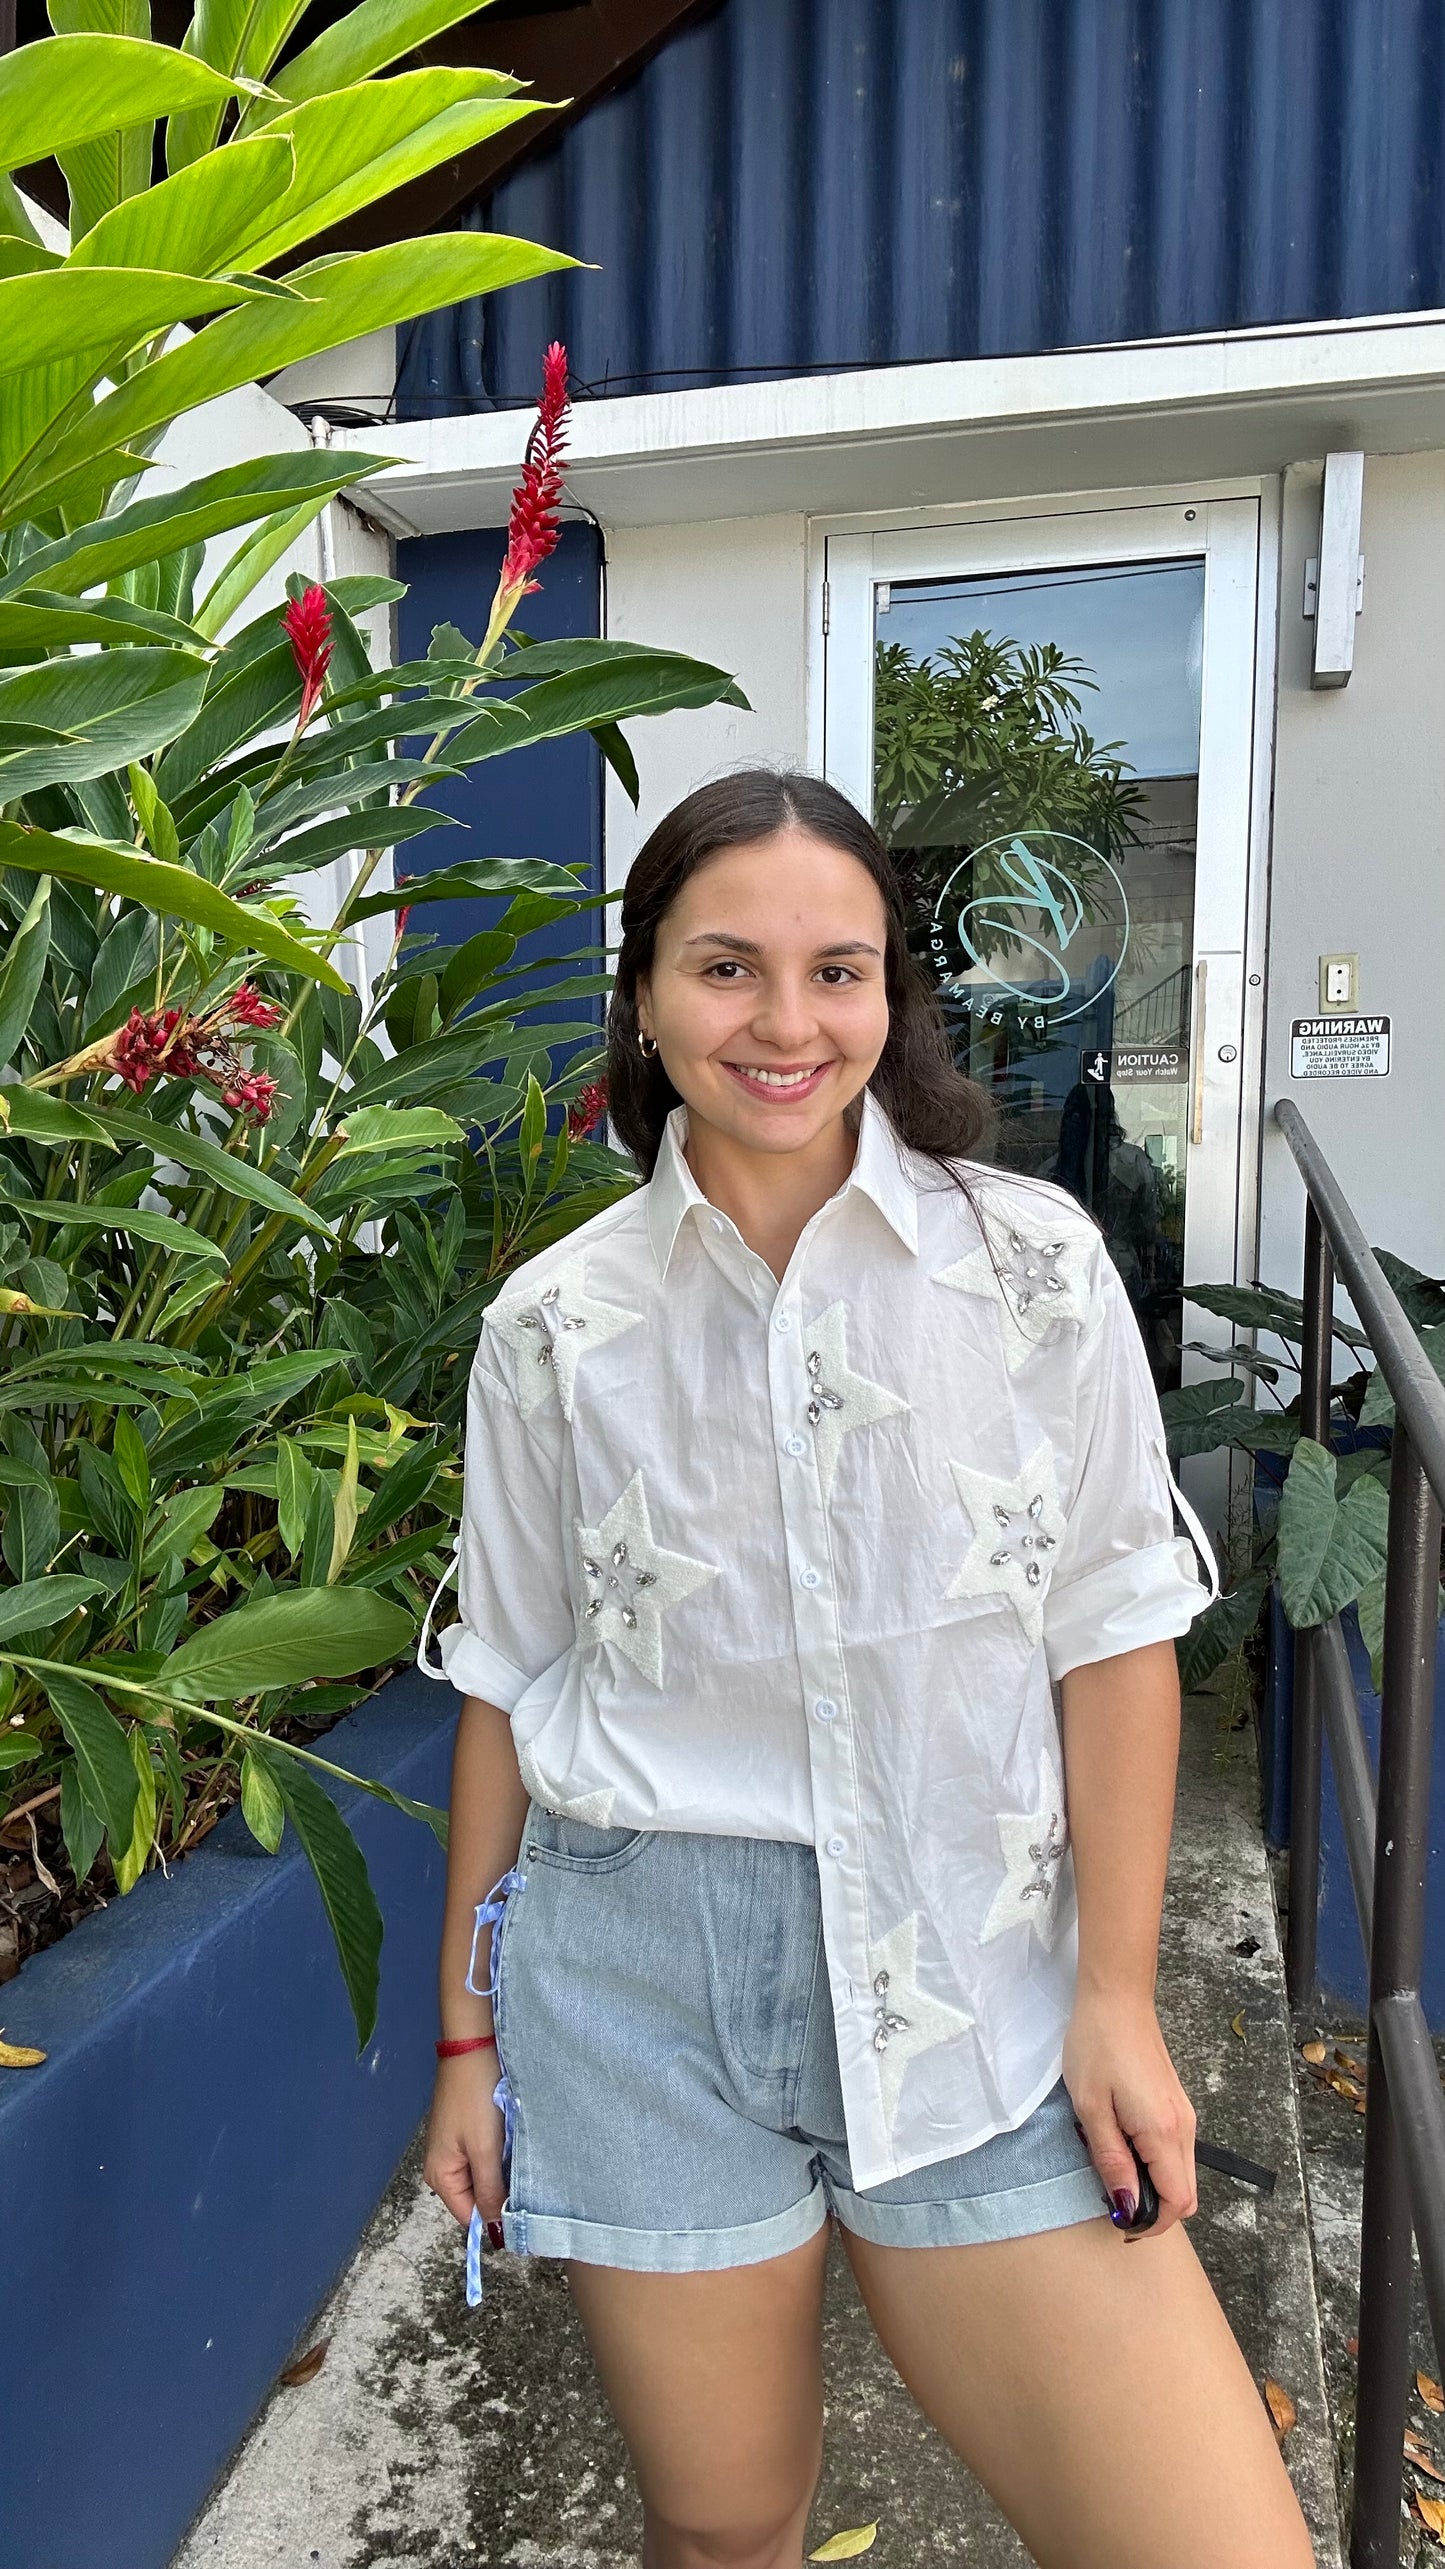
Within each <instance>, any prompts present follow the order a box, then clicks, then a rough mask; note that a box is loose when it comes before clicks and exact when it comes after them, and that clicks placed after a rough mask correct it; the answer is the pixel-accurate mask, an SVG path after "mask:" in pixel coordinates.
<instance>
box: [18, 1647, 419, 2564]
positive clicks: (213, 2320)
mask: <svg viewBox="0 0 1445 2569" xmlns="http://www.w3.org/2000/svg"><path fill="white" fill-rule="evenodd" d="M458 1708H459V1706H458V1698H457V1697H456V1696H455V1695H454V1694H453V1692H452V1690H451V1688H450V1687H439V1686H434V1685H429V1684H428V1683H427V1681H426V1680H425V1679H424V1678H422V1677H419V1676H417V1675H416V1674H414V1673H413V1672H410V1671H408V1672H407V1673H406V1674H404V1675H402V1676H400V1677H395V1678H393V1679H392V1680H391V1682H390V1683H389V1684H388V1685H386V1686H384V1687H383V1688H382V1690H381V1692H380V1693H379V1694H377V1695H375V1696H373V1697H372V1698H371V1700H370V1701H369V1702H368V1703H366V1704H363V1705H361V1706H360V1707H359V1708H358V1710H357V1711H356V1712H354V1713H351V1714H349V1715H348V1716H347V1718H346V1720H345V1721H343V1722H339V1723H338V1724H337V1726H336V1728H335V1729H334V1730H332V1731H330V1732H329V1733H328V1734H327V1735H326V1736H325V1738H324V1739H322V1740H320V1741H318V1743H317V1746H318V1751H319V1753H320V1754H321V1755H323V1756H326V1757H332V1758H334V1759H335V1760H336V1762H337V1764H338V1765H342V1766H349V1767H351V1768H352V1769H353V1770H354V1771H355V1772H357V1773H359V1774H364V1775H369V1776H373V1777H375V1778H376V1779H378V1780H379V1781H381V1782H384V1783H387V1784H391V1785H394V1786H396V1787H397V1788H398V1789H399V1790H401V1791H402V1792H405V1793H408V1794H411V1795H413V1796H414V1797H415V1798H416V1799H418V1800H420V1801H427V1802H436V1803H441V1804H445V1803H446V1801H447V1798H448V1793H449V1789H450V1776H451V1745H452V1734H453V1731H454V1728H455V1724H456V1716H457V1712H458ZM315 1771H316V1770H315V1769H314V1768H313V1769H312V1772H313V1774H314V1773H315ZM317 1780H318V1781H326V1780H327V1779H324V1778H321V1777H318V1779H317ZM335 1799H336V1802H337V1804H338V1807H339V1808H340V1809H341V1811H342V1812H343V1813H344V1815H345V1817H346V1819H347V1821H348V1823H349V1824H350V1826H351V1828H352V1829H353V1831H354V1833H355V1835H356V1837H357V1839H358V1840H359V1842H360V1844H361V1846H362V1848H363V1850H364V1852H365V1856H366V1861H367V1865H368V1868H369V1870H370V1873H371V1879H372V1882H373V1884H374V1886H375V1889H376V1894H377V1898H378V1900H379V1901H380V1904H381V1910H382V1915H383V1918H384V1920H385V1927H386V1931H385V1936H384V1939H383V1943H382V1953H381V1998H380V2009H379V2013H378V2017H377V2024H376V2031H375V2033H374V2035H373V2037H372V2039H371V2041H370V2043H369V2044H368V2045H367V2047H366V2050H365V2052H364V2053H363V2054H362V2056H361V2057H360V2059H358V2058H357V2052H356V2028H355V2025H354V2023H353V2021H352V2016H351V2009H350V2006H349V2004H348V2002H347V1998H346V1993H345V1989H344V1987H343V1984H342V1980H341V1974H340V1969H339V1966H338V1963H337V1959H336V1954H335V1949H334V1947H333V1944H332V1939H331V1930H330V1927H329V1925H328V1923H327V1920H326V1917H325V1913H324V1911H323V1909H322V1906H321V1901H320V1896H319V1893H318V1891H317V1889H316V1885H315V1881H314V1878H313V1876H312V1874H311V1870H310V1867H309V1865H308V1864H307V1863H306V1860H305V1858H304V1856H303V1855H302V1854H301V1851H300V1849H299V1847H298V1846H297V1844H296V1842H295V1836H294V1832H293V1831H292V1830H291V1829H290V1828H288V1829H287V1832H286V1836H285V1839H284V1840H283V1843H282V1847H281V1851H280V1853H279V1854H278V1855H275V1856H267V1855H266V1854H265V1852H264V1850H263V1849H261V1848H260V1847H258V1846H257V1845H256V1843H255V1840H254V1839H253V1838H252V1837H251V1835H250V1832H249V1830H248V1829H247V1828H246V1825H245V1822H244V1821H243V1819H242V1817H241V1814H240V1812H239V1810H236V1811H233V1812H229V1813H228V1814H227V1816H226V1818H225V1819H224V1820H223V1821H222V1822H221V1823H220V1825H219V1826H218V1827H217V1828H216V1829H215V1830H214V1831H213V1833H212V1835H211V1836H210V1837H209V1838H208V1839H207V1841H206V1842H205V1844H204V1845H203V1846H201V1847H200V1848H198V1849H197V1851H196V1853H195V1854H194V1855H193V1856H190V1857H188V1858H186V1859H185V1860H184V1861H183V1862H182V1863H180V1864H179V1865H177V1866H176V1867H175V1868H174V1869H173V1871H172V1873H171V1876H170V1879H169V1880H167V1879H166V1878H165V1877H164V1876H163V1875H161V1874H159V1873H147V1874H145V1875H143V1876H142V1878H141V1880H140V1882H139V1883H138V1884H137V1885H136V1888H135V1890H134V1891H133V1892H132V1893H131V1894H130V1896H129V1898H128V1899H125V1900H120V1899H115V1900H112V1901H111V1902H110V1904H109V1906H108V1907H107V1908H106V1909H104V1910H102V1911H100V1912H98V1913H97V1914H96V1915H95V1916H93V1917H91V1918H87V1919H86V1920H85V1921H84V1922H83V1923H82V1924H81V1925H80V1926H78V1927H77V1928H75V1929H74V1931H73V1932H72V1933H71V1934H70V1935H69V1936H67V1937H65V1938H64V1939H63V1940H62V1942H61V1943H60V1944H58V1945H55V1946H53V1947H52V1948H51V1949H50V1950H49V1951H48V1952H46V1953H42V1954H38V1955H36V1957H35V1958H34V1960H33V1961H31V1962H29V1963H27V1964H26V1965H25V1968H24V1969H23V1971H22V1972H21V1973H20V1974H19V1976H18V1978H17V1979H15V1980H13V1981H11V1982H9V1983H8V1984H7V1985H6V1986H5V1987H4V1988H3V1989H0V2023H3V2026H4V2030H5V2035H6V2039H7V2040H8V2041H10V2042H17V2043H34V2044H37V2045H38V2046H39V2047H40V2048H41V2049H42V2050H44V2051H45V2052H47V2053H48V2054H49V2058H48V2059H47V2061H46V2062H45V2064H44V2065H43V2067H41V2068H38V2069H34V2070H25V2071H13V2072H7V2073H5V2074H4V2075H3V2076H0V2275H3V2277H4V2301H5V2328H4V2332H3V2349H0V2527H3V2533H0V2554H3V2558H4V2561H5V2564H6V2569H96V2564H97V2562H113V2563H114V2564H115V2569H167V2564H168V2563H169V2562H170V2561H171V2560H172V2558H173V2556H174V2554H175V2551H176V2549H177V2546H178V2545H179V2543H180V2542H181V2540H182V2538H183V2536H184V2535H185V2532H186V2530H187V2527H188V2526H189V2525H190V2523H191V2521H192V2519H193V2518H194V2516H195V2515H196V2513H197V2511H198V2510H199V2508H200V2507H201V2506H202V2505H203V2504H204V2502H205V2500H206V2498H207V2496H208V2495H209V2493H210V2491H211V2489H212V2488H213V2487H214V2485H215V2482H216V2480H217V2478H218V2477H219V2475H220V2473H221V2472H222V2471H223V2470H224V2468H225V2465H226V2463H227V2461H228V2460H229V2459H230V2456H231V2454H232V2453H233V2452H234V2450H235V2448H236V2446H237V2444H238V2443H239V2442H240V2440H241V2438H242V2436H243V2435H244V2434H245V2432H246V2429H247V2427H248V2426H249V2425H250V2423H251V2421H252V2419H253V2418H254V2417H255V2415H256V2413H257V2411H258V2409H259V2408H260V2406H261V2404H262V2402H263V2401H264V2400H265V2398H266V2396H267V2394H268V2392H269V2391H270V2389H271V2386H272V2384H273V2383H274V2381H275V2378H276V2374H277V2372H278V2371H279V2369H280V2367H281V2366H282V2364H283V2363H284V2362H285V2361H286V2358H287V2357H288V2355H289V2354H290V2352H291V2350H292V2348H293V2346H294V2345H295V2343H296V2340H297V2338H298V2336H299V2335H300V2334H301V2332H302V2330H303V2329H304V2328H305V2327H306V2325H307V2322H308V2321H309V2320H310V2319H311V2318H312V2317H313V2315H314V2314H315V2312H316V2311H317V2310H318V2309H319V2307H320V2305H321V2303H322V2302H323V2301H324V2300H325V2298H326V2295H327V2294H328V2292H329V2291H330V2290H331V2288H332V2286H333V2285H334V2284H335V2282H336V2280H337V2278H338V2276H339V2275H340V2274H341V2272H342V2271H343V2270H344V2268H345V2266H346V2263H347V2261H348V2259H349V2258H350V2256H351V2255H352V2252H353V2250H354V2249H355V2246H356V2243H357V2240H358V2238H359V2236H360V2234H361V2232H362V2230H363V2229H364V2227H365V2225H366V2222H367V2220H368V2219H369V2217H370V2215H371V2213H372V2211H373V2210H374V2209H375V2206H376V2204H377V2202H378V2201H379V2199H380V2197H381V2195H382V2194H383V2193H384V2191H385V2189H386V2186H387V2183H388V2181H389V2180H390V2178H391V2176H392V2174H393V2173H394V2171H395V2168H396V2165H397V2162H398V2160H399V2159H400V2158H401V2156H402V2154H403V2152H404V2151H405V2149H406V2147H407V2145H408V2143H409V2142H410V2140H411V2139H412V2136H413V2134H414V2133H415V2131H416V2128H417V2125H418V2123H419V2121H420V2119H421V2117H422V2114H423V2113H424V2111H425V2109H426V2104H427V2100H428V2097H429V2095H430V2091H431V2082H432V2072H433V2066H434V2056H433V2052H432V2040H433V2037H434V2035H435V2032H436V2025H437V2002H436V1970H437V1947H438V1940H439V1937H440V1932H441V1916H442V1897H443V1891H444V1887H445V1877H446V1857H445V1855H444V1853H443V1851H442V1849H441V1848H440V1847H439V1846H438V1844H437V1842H436V1839H435V1838H434V1837H433V1835H432V1832H431V1830H430V1829H428V1828H427V1827H426V1826H425V1825H424V1824H423V1823H422V1822H421V1821H418V1820H409V1819H406V1818H404V1817H403V1816H402V1814H401V1813H400V1812H397V1811H393V1810H389V1809H388V1808H387V1807H386V1805H385V1804H383V1803H379V1802H377V1801H375V1800H373V1799H372V1797H371V1796H370V1795H368V1794H365V1793H359V1792H357V1791H356V1790H355V1789H354V1788H352V1787H347V1786H340V1785H338V1786H337V1787H336V1788H335Z"/></svg>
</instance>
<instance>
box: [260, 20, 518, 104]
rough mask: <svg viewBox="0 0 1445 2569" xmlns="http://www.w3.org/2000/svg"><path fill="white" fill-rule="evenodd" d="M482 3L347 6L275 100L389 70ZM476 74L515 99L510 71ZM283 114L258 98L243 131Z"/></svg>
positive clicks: (278, 88)
mask: <svg viewBox="0 0 1445 2569" xmlns="http://www.w3.org/2000/svg"><path fill="white" fill-rule="evenodd" d="M478 5H479V0H361V6H360V7H359V8H357V9H348V10H347V12H346V14H345V16H344V17H342V18H338V19H337V20H336V22H335V24H334V25H333V26H330V27H324V28H323V29H322V31H321V33H320V35H319V36H317V37H316V38H315V39H314V41H313V42H312V43H311V44H309V45H306V46H304V47H303V49H302V51H301V52H300V53H298V54H293V55H292V57H291V60H290V61H289V62H288V63H287V64H286V65H285V67H284V69H282V70H281V71H278V72H277V73H276V75H275V77H274V79H271V80H270V81H269V82H268V86H269V88H270V89H271V90H272V92H273V94H274V98H275V99H280V100H283V101H285V102H286V103H287V104H288V105H294V104H297V103H299V101H300V100H301V99H303V98H320V97H322V96H323V95H324V94H325V93H326V92H327V91H328V90H333V89H347V88H349V87H350V86H351V84H352V83H353V81H358V80H367V79H369V78H370V76H371V74H372V73H373V72H374V71H385V70H386V68H387V66H388V64H390V63H394V62H401V61H403V60H404V59H405V57H406V55H407V54H409V53H414V52H415V51H416V49H417V47H418V46H419V45H424V44H426V43H427V42H428V40H429V39H430V38H431V37H433V36H439V35H441V34H442V33H443V31H444V30H445V29H446V28H447V27H454V26H455V25H456V24H457V23H458V21H459V20H460V19H462V18H470V17H473V16H474V15H475V13H476V10H477V7H478ZM474 77H476V78H477V79H479V80H487V81H489V82H490V83H491V94H492V95H493V96H494V97H496V98H507V97H510V96H511V95H512V94H513V93H514V91H515V90H516V88H517V86H518V84H517V82H516V81H515V80H514V78H513V77H512V74H511V73H510V72H506V71H489V72H482V73H478V74H476V75H474ZM481 94H482V93H481V92H480V91H479V92H478V95H479V96H480V95H481ZM282 112H283V111H282V109H281V107H279V106H277V105H275V104H274V103H273V99H270V98H260V99H254V100H252V101H251V102H250V103H249V104H248V105H247V106H246V108H245V109H244V110H243V112H242V117H241V124H240V131H241V132H242V133H250V132H251V131H253V130H254V128H255V127H256V126H258V125H265V124H267V123H269V121H270V120H271V118H272V117H273V116H277V115H280V114H281V113H282Z"/></svg>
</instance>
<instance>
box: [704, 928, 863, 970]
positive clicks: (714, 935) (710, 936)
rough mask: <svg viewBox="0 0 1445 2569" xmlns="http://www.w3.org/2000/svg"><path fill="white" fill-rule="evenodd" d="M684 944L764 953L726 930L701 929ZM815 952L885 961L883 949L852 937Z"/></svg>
mask: <svg viewBox="0 0 1445 2569" xmlns="http://www.w3.org/2000/svg"><path fill="white" fill-rule="evenodd" d="M682 942H683V948H684V951H685V950H686V949H687V947H688V946H726V947H727V948H728V949H729V951H730V952H731V953H733V954H754V955H757V954H761V953H762V947H761V946H760V945H759V944H758V943H757V942H756V940H755V939H754V938H752V937H734V936H730V935H729V934H728V932H727V930H726V929H725V928H702V929H699V931H698V933H697V935H696V936H695V937H684V938H683V941H682ZM813 952H814V954H815V956H816V955H835V954H871V955H875V956H876V957H877V959H878V961H879V962H880V963H881V962H882V960H883V953H882V948H881V947H879V946H871V945H869V943H868V942H867V939H866V938H864V937H850V938H847V939H844V940H843V941H841V942H840V943H839V944H837V945H831V946H815V947H814V949H813Z"/></svg>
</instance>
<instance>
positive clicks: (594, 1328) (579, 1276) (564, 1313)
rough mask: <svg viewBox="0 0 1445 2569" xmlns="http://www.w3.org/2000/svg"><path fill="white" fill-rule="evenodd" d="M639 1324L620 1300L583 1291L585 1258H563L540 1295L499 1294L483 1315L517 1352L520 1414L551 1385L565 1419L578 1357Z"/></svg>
mask: <svg viewBox="0 0 1445 2569" xmlns="http://www.w3.org/2000/svg"><path fill="white" fill-rule="evenodd" d="M641 1325H642V1314H641V1312H640V1311H624V1310H623V1308H622V1306H621V1305H620V1303H615V1302H603V1301H601V1300H600V1299H599V1298H598V1297H597V1295H595V1294H590V1293H589V1292H588V1290H587V1261H586V1258H585V1257H577V1258H569V1259H568V1260H567V1261H566V1264H565V1265H564V1266H560V1267H558V1268H557V1269H556V1270H555V1272H554V1274H553V1276H552V1280H551V1282H550V1284H548V1285H546V1286H544V1287H543V1289H542V1291H541V1293H534V1294H532V1295H531V1296H527V1295H524V1294H518V1295H516V1296H515V1297H510V1296H506V1295H503V1296H501V1297H499V1298H498V1300H497V1301H496V1302H494V1303H493V1304H492V1307H491V1309H490V1311H489V1312H488V1313H487V1327H488V1328H489V1329H490V1330H491V1331H492V1332H493V1333H494V1335H495V1336H496V1337H498V1338H504V1339H505V1340H506V1342H507V1345H508V1346H509V1347H514V1348H515V1349H516V1351H517V1356H518V1364H517V1404H518V1407H519V1408H520V1410H521V1413H522V1416H523V1417H524V1418H530V1417H531V1414H532V1412H533V1410H534V1409H538V1408H540V1406H541V1404H542V1402H543V1401H544V1400H545V1399H546V1398H547V1396H548V1394H549V1392H551V1391H553V1390H554V1389H555V1391H556V1394H557V1398H558V1400H559V1401H560V1403H561V1405H562V1415H563V1417H564V1418H568V1419H570V1417H571V1415H572V1395H573V1392H574V1390H575V1388H576V1383H577V1367H578V1364H579V1363H580V1361H581V1359H582V1357H583V1356H584V1355H585V1354H586V1353H587V1352H588V1350H589V1348H593V1347H603V1346H605V1345H606V1343H607V1341H608V1339H609V1338H620V1337H621V1336H622V1333H623V1331H624V1330H625V1329H637V1328H640V1327H641Z"/></svg>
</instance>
